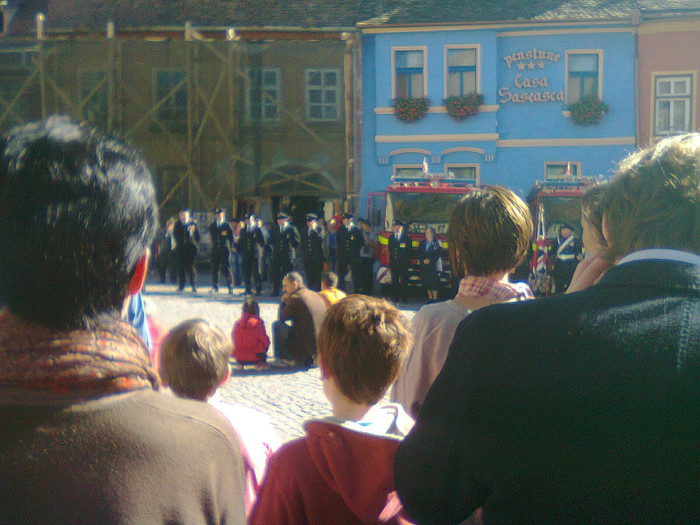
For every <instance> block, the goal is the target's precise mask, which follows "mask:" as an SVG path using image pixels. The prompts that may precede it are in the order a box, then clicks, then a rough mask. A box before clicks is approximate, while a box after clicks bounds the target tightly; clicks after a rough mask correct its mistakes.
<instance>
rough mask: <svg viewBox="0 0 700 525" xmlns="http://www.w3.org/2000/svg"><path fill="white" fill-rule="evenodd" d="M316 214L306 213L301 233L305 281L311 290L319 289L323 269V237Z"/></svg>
mask: <svg viewBox="0 0 700 525" xmlns="http://www.w3.org/2000/svg"><path fill="white" fill-rule="evenodd" d="M317 220H318V215H316V214H315V213H307V214H306V230H305V231H304V233H303V235H302V258H303V261H304V272H305V273H306V281H307V283H308V286H309V288H310V289H311V290H314V291H316V292H318V291H319V290H320V289H321V272H322V271H323V238H322V237H321V232H320V231H319V230H318V227H317V225H316V221H317Z"/></svg>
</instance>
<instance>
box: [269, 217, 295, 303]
mask: <svg viewBox="0 0 700 525" xmlns="http://www.w3.org/2000/svg"><path fill="white" fill-rule="evenodd" d="M270 245H271V248H272V254H271V261H270V274H271V275H270V280H271V281H272V295H273V296H277V295H279V293H280V284H281V283H282V278H283V277H284V276H285V275H287V274H288V273H289V272H291V271H292V261H293V260H294V250H295V249H296V248H297V247H298V246H299V231H298V230H297V229H296V228H295V227H294V226H293V225H292V224H290V222H289V215H287V214H286V213H284V212H280V213H278V214H277V224H276V225H275V226H273V228H272V231H271V233H270Z"/></svg>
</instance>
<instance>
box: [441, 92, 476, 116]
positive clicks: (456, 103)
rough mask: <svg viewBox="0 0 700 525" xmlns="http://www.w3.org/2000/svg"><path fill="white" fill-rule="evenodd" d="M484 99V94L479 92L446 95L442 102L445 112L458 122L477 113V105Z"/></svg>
mask: <svg viewBox="0 0 700 525" xmlns="http://www.w3.org/2000/svg"><path fill="white" fill-rule="evenodd" d="M483 101H484V95H482V94H481V93H476V92H472V93H467V94H466V95H463V96H461V97H457V96H452V97H447V98H446V99H445V100H444V101H443V104H445V108H446V109H447V114H448V115H449V116H450V117H452V118H453V119H455V120H456V121H458V122H461V121H463V120H464V119H466V118H469V117H472V116H474V115H477V114H478V113H479V106H481V103H482V102H483Z"/></svg>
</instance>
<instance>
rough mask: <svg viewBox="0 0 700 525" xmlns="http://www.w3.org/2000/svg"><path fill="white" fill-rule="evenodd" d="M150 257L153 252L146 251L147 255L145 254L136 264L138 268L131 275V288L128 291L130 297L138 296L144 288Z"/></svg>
mask: <svg viewBox="0 0 700 525" xmlns="http://www.w3.org/2000/svg"><path fill="white" fill-rule="evenodd" d="M150 256H151V251H150V250H146V253H144V254H143V255H142V256H141V258H140V259H139V260H138V262H137V263H136V268H134V273H133V274H132V275H131V280H130V281H129V288H128V290H127V293H128V294H129V295H136V294H137V293H139V292H140V291H141V289H142V288H143V285H144V283H145V282H146V275H148V259H149V258H150Z"/></svg>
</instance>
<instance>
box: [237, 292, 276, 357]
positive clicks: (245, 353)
mask: <svg viewBox="0 0 700 525" xmlns="http://www.w3.org/2000/svg"><path fill="white" fill-rule="evenodd" d="M231 339H232V340H233V354H232V356H233V357H234V358H235V359H236V361H237V362H238V368H239V369H240V370H243V365H250V364H255V365H256V368H257V369H262V368H267V367H268V365H267V349H268V348H269V346H270V338H269V337H268V336H267V333H266V332H265V322H264V321H263V320H262V319H261V318H260V307H259V306H258V302H257V301H256V300H255V299H253V298H252V297H248V298H246V300H245V301H244V302H243V315H242V316H241V318H240V319H239V320H238V321H237V322H236V324H235V325H233V330H232V332H231Z"/></svg>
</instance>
